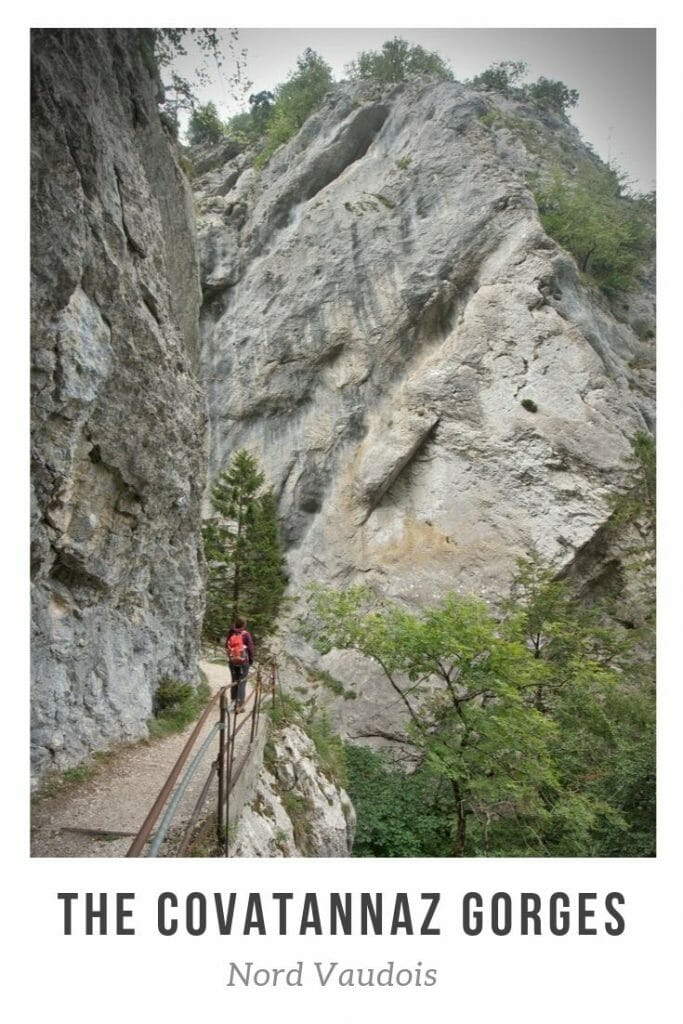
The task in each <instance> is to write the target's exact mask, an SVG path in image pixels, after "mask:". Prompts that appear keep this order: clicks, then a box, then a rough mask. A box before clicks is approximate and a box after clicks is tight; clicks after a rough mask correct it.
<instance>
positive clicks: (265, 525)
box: [202, 450, 287, 642]
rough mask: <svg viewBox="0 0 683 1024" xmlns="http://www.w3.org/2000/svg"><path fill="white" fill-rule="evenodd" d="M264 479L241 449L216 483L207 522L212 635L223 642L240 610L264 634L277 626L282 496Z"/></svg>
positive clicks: (207, 625)
mask: <svg viewBox="0 0 683 1024" xmlns="http://www.w3.org/2000/svg"><path fill="white" fill-rule="evenodd" d="M264 484H265V477H264V475H263V473H262V472H261V471H260V470H259V468H258V465H257V462H256V459H254V458H253V456H251V455H249V453H248V452H246V451H244V450H241V451H238V452H236V454H235V455H234V457H233V459H232V462H231V464H230V467H229V468H228V469H227V470H224V471H223V472H222V473H220V474H219V476H218V477H217V479H216V480H215V481H214V483H213V485H212V487H211V505H212V509H213V515H212V516H211V517H210V518H208V519H206V520H205V521H204V524H203V527H202V533H203V538H204V553H205V556H206V561H207V563H208V567H209V578H208V583H207V604H206V613H205V616H204V632H205V635H206V637H207V639H209V640H213V641H216V642H219V641H220V640H221V638H222V637H223V636H224V635H225V633H226V632H227V630H228V628H229V626H230V623H231V622H232V621H234V619H235V617H236V616H237V615H238V614H239V615H243V616H244V617H245V618H246V619H247V621H248V623H249V628H250V630H251V631H252V632H253V634H254V635H255V637H258V638H259V639H261V640H263V638H265V637H266V636H267V635H268V634H269V633H271V632H272V630H273V628H274V625H275V620H276V618H277V615H278V611H279V608H280V604H281V601H282V597H283V594H284V590H285V587H286V583H287V580H286V577H285V573H284V555H283V553H282V549H281V546H280V540H279V534H278V522H277V501H276V499H275V495H274V494H273V492H272V490H266V489H264Z"/></svg>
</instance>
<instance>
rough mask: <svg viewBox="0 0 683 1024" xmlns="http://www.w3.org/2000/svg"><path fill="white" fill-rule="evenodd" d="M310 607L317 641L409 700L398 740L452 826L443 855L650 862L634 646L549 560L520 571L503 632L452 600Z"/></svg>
mask: <svg viewBox="0 0 683 1024" xmlns="http://www.w3.org/2000/svg"><path fill="white" fill-rule="evenodd" d="M311 602H312V604H311V607H312V610H313V617H312V619H311V621H310V622H309V626H308V635H309V637H310V638H311V639H312V641H313V642H314V643H315V644H316V646H317V647H318V648H319V649H320V650H321V651H323V652H325V651H329V650H331V649H332V648H333V647H337V648H340V649H355V650H358V651H360V652H361V653H362V654H364V655H365V656H366V657H368V658H371V659H373V660H374V661H375V662H376V663H377V664H378V665H379V666H380V667H381V669H382V670H383V672H384V675H385V677H386V679H387V681H388V683H389V685H390V686H391V688H392V689H393V691H394V692H395V694H396V695H397V696H398V697H399V699H400V700H401V702H402V703H403V705H404V708H405V711H406V719H407V723H408V724H407V727H406V730H405V737H404V740H403V742H404V744H405V745H406V746H408V747H409V748H411V749H412V750H413V753H414V759H415V763H416V764H417V765H418V771H419V773H420V774H419V778H420V779H421V783H422V784H425V783H426V781H427V780H428V779H429V780H431V781H430V788H429V793H430V794H431V795H432V796H434V798H435V799H436V794H438V807H439V809H440V811H441V813H445V814H448V815H449V818H450V848H449V849H448V850H445V849H444V847H443V846H441V847H440V849H441V851H442V853H446V852H447V853H449V854H450V855H451V856H452V855H455V856H463V855H464V856H491V855H493V856H529V855H532V856H533V855H535V856H538V855H544V856H602V855H610V851H615V850H618V851H619V852H620V855H623V856H627V855H631V856H633V855H644V853H645V852H652V849H653V843H654V822H653V817H652V815H653V808H654V790H653V784H654V762H653V749H654V746H653V744H654V703H653V699H652V692H651V688H650V687H649V685H642V684H638V682H637V678H638V675H639V662H638V656H637V654H636V651H635V648H636V645H635V643H634V638H633V637H631V636H627V634H626V631H624V630H622V629H620V628H618V627H615V626H614V625H613V624H611V623H610V622H609V621H607V620H606V618H605V617H604V614H603V613H602V611H601V609H600V608H599V607H597V606H596V607H592V608H585V607H583V606H582V605H580V604H578V603H577V602H576V601H574V600H572V598H571V595H570V593H569V590H568V586H567V583H566V582H565V581H562V580H558V579H557V578H556V577H555V575H554V574H553V572H552V571H551V570H550V568H548V567H547V566H545V565H544V564H543V563H542V561H541V560H540V559H538V558H537V557H533V558H531V559H527V560H524V561H523V562H522V563H520V566H519V572H518V574H517V576H516V578H515V580H514V585H513V592H512V597H511V599H510V602H509V604H508V606H507V609H506V616H505V618H504V620H503V621H502V622H498V621H497V620H496V619H495V618H494V616H493V615H492V614H491V613H490V612H489V611H488V610H487V609H486V607H485V606H484V605H483V604H482V603H481V602H478V601H476V600H474V599H463V598H461V597H457V596H455V595H450V596H448V597H447V598H446V599H445V600H444V601H443V603H442V604H441V605H440V606H439V607H437V608H433V609H427V610H425V611H423V612H421V613H419V614H413V613H411V612H409V611H407V610H405V609H404V608H401V607H399V606H397V605H395V604H391V603H386V602H380V601H379V600H378V599H376V598H374V597H372V595H370V594H369V593H368V592H367V591H365V590H363V589H350V590H348V591H345V592H344V593H335V592H327V593H325V592H317V591H314V592H313V595H312V599H311ZM375 774H377V773H375ZM350 778H351V779H352V778H353V773H351V775H350ZM386 781H387V780H385V783H386ZM388 785H389V789H387V791H386V792H390V791H391V790H390V786H391V785H393V782H390V783H389V784H388ZM371 789H372V787H371V786H370V790H371ZM424 792H427V790H425V791H423V798H424V799H425V806H426V807H428V806H430V804H429V800H428V799H427V798H426V797H424ZM371 795H372V794H371ZM372 798H373V799H378V798H377V797H376V796H373V797H372ZM364 799H365V800H366V801H367V799H368V786H366V789H365V795H364ZM392 799H393V798H392ZM393 803H394V804H395V809H396V813H400V808H399V806H398V803H396V801H393ZM383 806H384V808H385V810H384V812H383V813H386V805H383ZM431 806H432V807H433V806H435V805H434V803H432V804H431ZM425 827H426V833H428V834H430V835H431V836H432V838H431V839H429V842H430V843H431V844H432V846H431V848H432V849H433V848H434V842H433V840H434V835H433V831H430V828H429V827H427V826H425ZM408 831H410V830H408ZM405 832H406V825H405V822H404V823H402V824H401V823H396V826H395V829H394V831H393V835H394V838H393V839H392V842H394V843H396V844H397V845H401V844H402V843H404V844H408V845H409V846H410V844H412V843H413V842H414V841H416V838H415V834H414V833H411V834H410V836H408V835H407V834H405V835H404V833H405ZM397 836H398V837H400V836H402V837H403V838H401V839H400V842H399V838H397ZM370 841H371V842H375V843H379V842H380V841H381V842H384V841H385V840H384V839H382V840H379V839H378V838H377V836H376V835H375V837H374V838H373V839H372V840H368V842H370ZM387 841H388V840H387ZM426 841H427V840H425V842H426ZM411 849H412V846H411ZM422 852H423V854H424V852H425V851H424V849H423V851H422ZM431 855H436V854H434V853H432V854H431Z"/></svg>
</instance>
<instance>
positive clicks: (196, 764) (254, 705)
mask: <svg viewBox="0 0 683 1024" xmlns="http://www.w3.org/2000/svg"><path fill="white" fill-rule="evenodd" d="M277 686H278V668H277V665H276V664H274V663H273V664H272V665H271V666H270V671H269V683H268V685H264V683H263V673H262V669H261V666H260V665H259V666H257V668H256V681H255V684H254V686H253V687H252V689H251V691H250V692H249V694H248V695H247V696H246V698H245V700H244V703H243V704H242V708H243V709H244V711H243V712H238V711H237V709H236V707H235V709H234V710H232V711H231V710H230V702H229V697H228V690H229V689H230V688H231V687H230V686H223V687H221V689H220V690H218V691H217V692H216V693H215V694H214V695H213V697H212V698H211V700H210V701H209V703H208V704H207V706H206V708H205V709H204V711H203V713H202V715H201V717H200V718H199V721H198V722H197V724H196V725H195V727H194V729H193V730H192V733H191V734H190V736H189V737H188V740H187V743H186V744H185V746H184V747H183V749H182V751H181V753H180V756H179V757H178V760H177V761H176V763H175V765H174V766H173V769H172V770H171V772H170V774H169V776H168V778H167V779H166V782H165V783H164V785H163V786H162V787H161V790H160V792H159V795H158V796H157V798H156V800H155V801H154V804H153V805H152V807H151V808H150V811H149V813H148V815H147V817H146V818H145V820H144V822H143V824H142V826H141V828H140V831H139V832H138V834H137V835H136V837H135V839H134V840H133V842H132V843H131V846H130V849H129V850H128V853H127V854H126V856H127V857H142V856H147V857H156V856H157V855H158V853H159V850H160V848H161V846H162V844H163V842H164V840H165V839H166V836H167V835H168V831H169V829H170V827H171V825H172V823H173V818H174V817H175V815H176V813H177V811H178V807H179V806H180V802H181V800H182V798H183V796H184V794H185V793H186V791H187V788H188V786H189V784H190V782H191V781H192V779H193V777H194V776H195V774H196V773H197V771H198V770H199V768H200V767H201V763H202V760H203V758H204V756H205V754H206V751H207V750H208V749H209V747H210V746H211V743H212V742H214V741H215V739H216V736H218V754H217V757H216V758H215V760H214V761H213V762H212V764H211V768H210V771H209V774H208V777H207V779H206V781H205V783H204V785H203V787H202V790H201V792H200V794H199V797H198V799H197V801H196V803H195V806H194V809H193V811H192V813H191V815H190V817H189V820H188V822H187V824H186V825H185V828H184V831H183V835H182V837H181V839H180V843H179V845H178V848H177V850H176V851H175V853H173V854H172V856H174V857H183V856H184V855H185V853H186V852H187V850H188V848H189V846H190V844H191V842H193V840H194V841H197V840H198V839H201V838H205V837H206V836H207V835H208V834H209V832H210V829H211V828H212V826H214V825H215V837H216V841H217V844H218V850H219V851H220V854H219V855H220V856H222V857H227V856H229V822H230V796H231V793H232V792H233V790H234V788H235V785H236V784H237V782H238V780H239V778H240V776H241V774H242V772H243V771H244V767H245V765H246V764H247V762H248V760H249V756H250V753H251V750H252V745H253V743H254V740H255V739H256V737H257V736H258V733H259V726H260V721H261V713H262V704H263V697H264V695H266V694H270V693H272V698H273V706H275V695H276V690H277ZM216 711H218V720H217V721H216V722H214V724H213V727H212V728H211V730H210V731H209V734H208V735H207V736H206V737H205V738H204V740H203V742H202V743H201V746H200V747H199V749H198V750H197V751H196V753H195V756H194V757H193V759H192V761H191V762H190V764H189V766H188V768H187V769H186V771H185V774H184V775H183V776H182V778H181V773H182V771H183V769H184V768H185V764H186V762H187V760H188V758H189V756H190V754H191V753H192V751H193V750H194V748H195V746H196V745H197V743H198V741H199V737H200V736H201V735H202V732H203V731H204V728H205V726H206V725H207V723H208V722H209V720H210V718H211V715H212V714H215V713H216ZM247 727H248V728H249V740H248V743H247V745H246V748H245V750H244V751H243V752H242V755H241V757H240V759H239V760H238V761H237V763H236V749H237V745H236V740H237V737H238V735H239V734H240V733H241V732H242V731H243V730H244V729H246V728H247ZM216 779H217V782H218V796H217V807H216V815H215V819H213V818H211V817H209V818H208V820H207V821H205V822H204V824H203V826H201V827H200V830H199V831H200V834H199V836H196V835H195V831H196V829H197V824H198V822H199V821H200V818H201V815H202V810H203V808H204V805H205V803H206V801H207V798H208V795H209V792H210V790H211V787H212V784H213V783H214V781H215V780H216ZM164 808H166V809H165V811H164ZM162 812H164V813H163V817H162V819H161V822H160V824H159V826H158V828H157V830H156V832H155V833H154V834H152V833H153V830H154V827H155V825H156V823H157V821H158V820H159V818H160V816H161V814H162ZM147 844H149V845H148V849H147V852H146V854H143V851H144V849H145V846H147Z"/></svg>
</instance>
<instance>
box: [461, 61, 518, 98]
mask: <svg viewBox="0 0 683 1024" xmlns="http://www.w3.org/2000/svg"><path fill="white" fill-rule="evenodd" d="M526 71H527V64H526V63H525V61H523V60H501V61H497V62H496V63H495V64H492V65H491V66H490V67H488V68H487V69H486V70H485V71H482V72H481V74H479V75H475V77H474V78H473V79H472V80H471V82H469V83H468V84H469V85H470V86H471V88H473V89H493V90H495V91H496V92H507V90H508V89H510V88H512V86H513V85H516V84H517V83H518V82H519V81H520V80H521V79H522V78H523V77H524V75H525V74H526Z"/></svg>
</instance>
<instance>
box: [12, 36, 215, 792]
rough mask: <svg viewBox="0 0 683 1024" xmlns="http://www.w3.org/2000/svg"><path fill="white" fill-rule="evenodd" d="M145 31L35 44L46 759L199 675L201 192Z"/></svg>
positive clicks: (36, 384)
mask: <svg viewBox="0 0 683 1024" xmlns="http://www.w3.org/2000/svg"><path fill="white" fill-rule="evenodd" d="M151 46H152V39H151V34H150V33H149V32H144V31H143V32H139V31H126V30H94V31H89V30H87V31H86V30H39V31H34V33H33V38H32V53H33V66H32V89H33V108H32V168H31V170H32V185H31V195H32V239H33V252H32V441H33V449H32V492H33V493H32V497H33V504H32V581H33V586H32V593H33V639H32V653H33V665H32V677H33V680H32V687H33V692H32V708H33V766H34V769H35V772H36V773H37V774H38V773H40V772H41V771H43V770H44V769H45V768H46V767H49V766H50V765H56V766H58V767H66V766H67V765H69V764H73V763H74V762H76V761H78V760H79V759H80V758H81V757H82V756H83V755H84V754H86V753H87V752H89V751H90V750H92V749H94V748H97V747H102V746H105V745H107V743H109V742H111V741H114V740H118V739H122V738H134V737H139V736H141V735H144V734H145V733H146V726H145V721H146V719H147V718H148V717H149V715H150V711H151V706H152V694H153V692H154V690H155V688H156V686H157V684H158V682H159V681H160V679H161V678H162V677H164V676H172V677H175V678H180V679H187V680H193V679H194V678H195V672H196V653H197V648H198V640H199V627H200V619H201V612H202V599H203V595H202V590H203V563H202V555H201V550H200V532H199V531H200V501H201V495H202V492H203V488H204V484H205V461H206V457H205V412H204V407H203V401H202V399H201V393H200V389H199V386H198V383H197V375H196V370H197V358H198V344H197V315H198V308H199V302H200V291H199V284H198V264H197V255H196V241H195V234H194V221H193V213H192V199H191V195H190V193H189V190H188V188H187V185H186V182H185V179H184V176H183V174H182V172H181V171H180V169H179V166H178V164H177V162H176V159H175V157H174V145H173V143H172V141H171V140H169V138H168V137H167V135H166V133H165V131H164V129H163V127H162V124H161V122H160V119H159V113H158V107H157V101H158V98H159V97H158V92H159V82H158V79H157V77H156V72H154V65H153V61H151V59H150V55H151Z"/></svg>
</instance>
